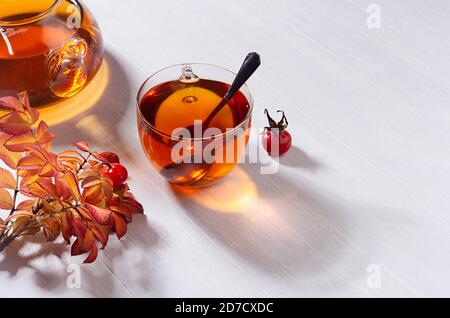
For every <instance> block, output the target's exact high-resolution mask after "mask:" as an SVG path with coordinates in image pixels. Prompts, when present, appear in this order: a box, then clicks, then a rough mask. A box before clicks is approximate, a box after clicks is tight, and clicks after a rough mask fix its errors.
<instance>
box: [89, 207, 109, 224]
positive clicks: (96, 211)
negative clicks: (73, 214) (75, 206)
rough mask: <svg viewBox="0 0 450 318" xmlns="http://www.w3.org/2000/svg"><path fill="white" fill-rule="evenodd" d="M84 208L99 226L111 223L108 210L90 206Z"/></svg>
mask: <svg viewBox="0 0 450 318" xmlns="http://www.w3.org/2000/svg"><path fill="white" fill-rule="evenodd" d="M86 207H87V208H88V210H89V212H90V213H91V215H92V216H93V217H94V219H95V220H96V221H97V222H98V223H99V224H101V225H108V224H110V223H111V214H112V212H111V211H110V210H107V209H103V208H99V207H98V206H94V205H92V204H86Z"/></svg>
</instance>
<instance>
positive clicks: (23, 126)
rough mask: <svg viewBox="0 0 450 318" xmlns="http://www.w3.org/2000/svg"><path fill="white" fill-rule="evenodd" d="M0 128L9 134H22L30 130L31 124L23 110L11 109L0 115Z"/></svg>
mask: <svg viewBox="0 0 450 318" xmlns="http://www.w3.org/2000/svg"><path fill="white" fill-rule="evenodd" d="M0 129H1V130H2V131H4V132H6V133H8V134H11V135H22V134H25V133H27V132H30V130H31V126H30V123H29V122H28V115H27V114H26V113H23V112H18V111H12V112H10V113H7V114H6V115H3V116H2V117H0Z"/></svg>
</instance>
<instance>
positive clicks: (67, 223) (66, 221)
mask: <svg viewBox="0 0 450 318" xmlns="http://www.w3.org/2000/svg"><path fill="white" fill-rule="evenodd" d="M60 218H61V234H62V236H63V238H64V240H65V241H66V242H67V243H70V238H71V237H72V234H73V233H72V214H71V213H70V212H67V213H64V214H62V215H61V216H60Z"/></svg>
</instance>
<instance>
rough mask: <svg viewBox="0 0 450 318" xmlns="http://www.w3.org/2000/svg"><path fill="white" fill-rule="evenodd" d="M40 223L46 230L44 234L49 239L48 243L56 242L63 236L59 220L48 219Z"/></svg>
mask: <svg viewBox="0 0 450 318" xmlns="http://www.w3.org/2000/svg"><path fill="white" fill-rule="evenodd" d="M40 223H41V225H42V227H43V228H44V234H45V237H46V238H47V241H54V240H56V239H57V238H58V236H59V235H60V234H61V223H60V222H59V219H58V218H56V217H51V218H47V219H45V220H42V221H41V222H40Z"/></svg>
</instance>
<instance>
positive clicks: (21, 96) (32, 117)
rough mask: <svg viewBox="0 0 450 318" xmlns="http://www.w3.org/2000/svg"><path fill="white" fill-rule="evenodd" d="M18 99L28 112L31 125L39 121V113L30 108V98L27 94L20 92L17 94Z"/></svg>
mask: <svg viewBox="0 0 450 318" xmlns="http://www.w3.org/2000/svg"><path fill="white" fill-rule="evenodd" d="M19 99H20V101H21V102H22V104H23V106H24V107H25V110H26V111H27V112H28V114H29V116H30V120H31V124H34V123H35V122H37V120H38V119H39V112H38V111H37V110H36V109H34V108H32V107H31V105H30V98H29V97H28V93H27V92H26V91H25V92H22V93H19Z"/></svg>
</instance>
